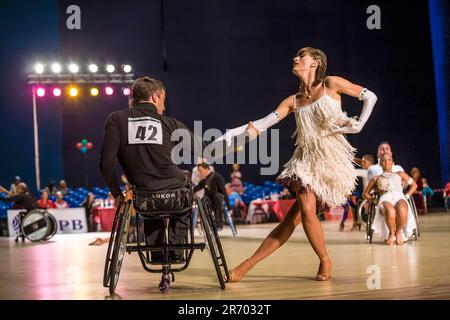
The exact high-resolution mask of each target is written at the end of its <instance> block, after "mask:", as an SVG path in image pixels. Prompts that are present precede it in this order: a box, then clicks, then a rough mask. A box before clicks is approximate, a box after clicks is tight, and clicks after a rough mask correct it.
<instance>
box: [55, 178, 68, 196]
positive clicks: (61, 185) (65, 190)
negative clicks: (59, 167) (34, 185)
mask: <svg viewBox="0 0 450 320" xmlns="http://www.w3.org/2000/svg"><path fill="white" fill-rule="evenodd" d="M58 191H61V193H62V194H63V196H64V197H65V196H66V195H67V194H68V193H69V188H68V187H67V183H66V180H61V181H59V188H58Z"/></svg>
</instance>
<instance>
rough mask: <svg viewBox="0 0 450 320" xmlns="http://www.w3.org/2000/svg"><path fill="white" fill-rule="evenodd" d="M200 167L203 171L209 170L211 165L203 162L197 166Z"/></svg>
mask: <svg viewBox="0 0 450 320" xmlns="http://www.w3.org/2000/svg"><path fill="white" fill-rule="evenodd" d="M200 167H201V168H203V169H209V164H207V163H204V162H202V163H199V164H198V165H197V168H200Z"/></svg>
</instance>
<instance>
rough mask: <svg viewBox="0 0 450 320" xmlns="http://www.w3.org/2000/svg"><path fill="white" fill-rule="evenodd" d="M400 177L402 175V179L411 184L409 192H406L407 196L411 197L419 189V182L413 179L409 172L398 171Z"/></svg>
mask: <svg viewBox="0 0 450 320" xmlns="http://www.w3.org/2000/svg"><path fill="white" fill-rule="evenodd" d="M398 174H399V175H400V177H402V181H403V182H405V183H406V184H408V185H410V187H409V190H408V192H407V193H406V194H405V196H406V198H407V199H409V198H411V196H412V195H413V194H414V192H416V190H417V183H416V182H415V181H414V179H412V178H411V177H410V176H408V174H406V173H404V172H398Z"/></svg>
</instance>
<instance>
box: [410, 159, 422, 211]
mask: <svg viewBox="0 0 450 320" xmlns="http://www.w3.org/2000/svg"><path fill="white" fill-rule="evenodd" d="M411 178H413V180H414V182H415V183H416V184H417V190H416V192H414V194H413V200H414V204H415V205H416V208H417V212H418V213H422V214H423V213H425V208H424V203H423V196H422V190H423V182H422V174H421V173H420V170H419V168H417V167H414V168H412V169H411Z"/></svg>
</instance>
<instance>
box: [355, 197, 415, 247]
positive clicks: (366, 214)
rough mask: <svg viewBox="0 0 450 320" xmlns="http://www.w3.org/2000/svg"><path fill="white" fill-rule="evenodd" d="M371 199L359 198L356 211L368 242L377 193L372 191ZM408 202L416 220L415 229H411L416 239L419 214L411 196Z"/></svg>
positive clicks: (377, 198)
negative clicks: (363, 226)
mask: <svg viewBox="0 0 450 320" xmlns="http://www.w3.org/2000/svg"><path fill="white" fill-rule="evenodd" d="M372 196H373V198H374V199H373V201H368V200H365V199H360V201H359V202H358V205H357V211H358V222H360V223H362V224H364V225H365V229H366V240H368V241H369V243H372V240H373V230H372V224H373V220H374V218H375V213H376V210H377V206H378V200H379V198H380V195H379V193H377V192H374V193H373V194H372ZM407 201H408V204H409V205H410V206H411V209H412V211H413V215H414V219H415V220H416V226H417V227H416V229H414V231H413V236H414V239H415V240H418V239H419V237H420V229H419V215H418V214H417V209H416V205H415V203H414V200H413V198H412V197H411V198H409V199H408V200H407Z"/></svg>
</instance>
